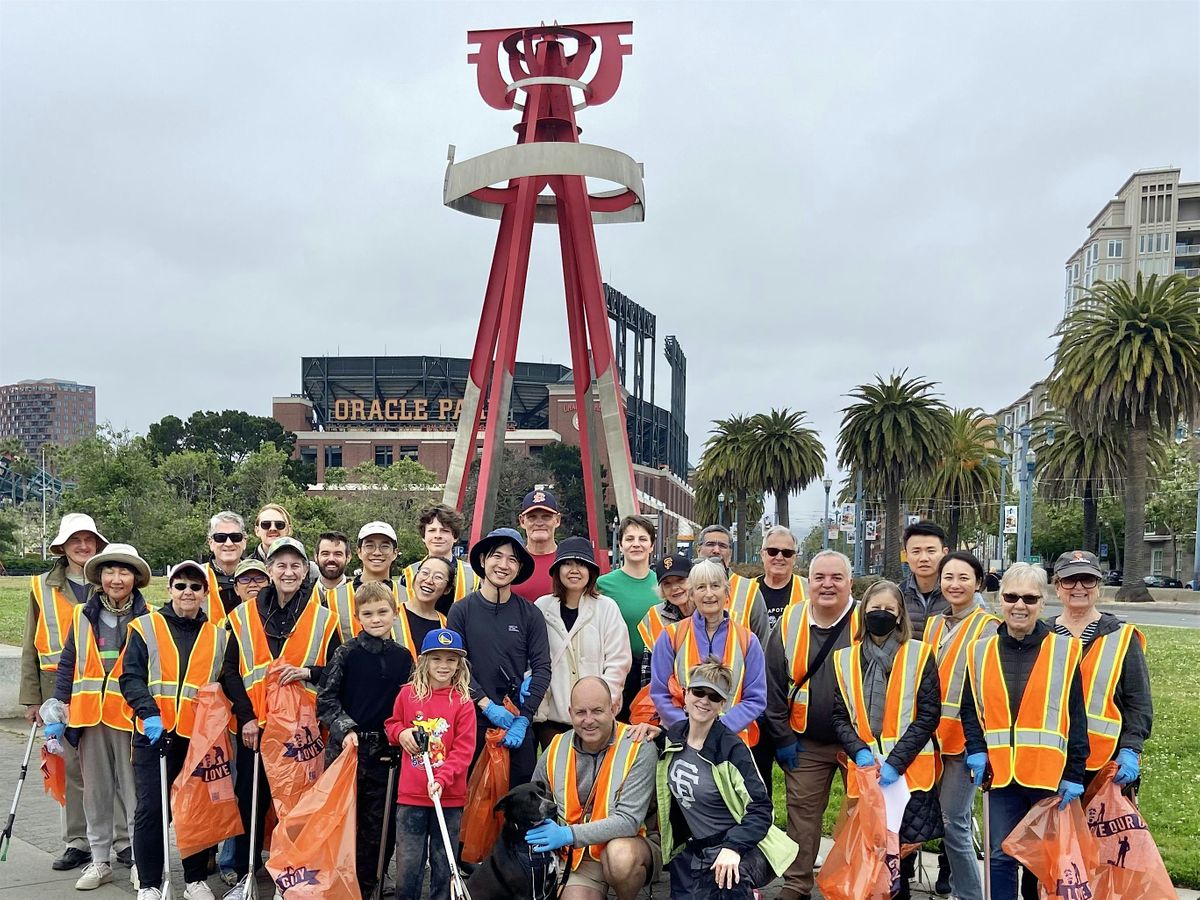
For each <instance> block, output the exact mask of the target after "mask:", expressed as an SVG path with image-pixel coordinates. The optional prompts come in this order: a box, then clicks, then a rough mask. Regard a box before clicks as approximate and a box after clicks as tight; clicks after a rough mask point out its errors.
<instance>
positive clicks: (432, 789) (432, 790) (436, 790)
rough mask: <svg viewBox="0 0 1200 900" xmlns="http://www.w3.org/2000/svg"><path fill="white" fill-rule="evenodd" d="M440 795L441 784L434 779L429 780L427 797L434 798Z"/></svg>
mask: <svg viewBox="0 0 1200 900" xmlns="http://www.w3.org/2000/svg"><path fill="white" fill-rule="evenodd" d="M440 796H442V786H441V785H440V784H438V783H437V782H436V781H431V782H429V799H430V800H436V799H437V798H438V797H440Z"/></svg>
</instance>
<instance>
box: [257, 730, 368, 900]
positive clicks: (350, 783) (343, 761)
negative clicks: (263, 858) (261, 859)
mask: <svg viewBox="0 0 1200 900" xmlns="http://www.w3.org/2000/svg"><path fill="white" fill-rule="evenodd" d="M357 777H358V751H357V750H355V749H354V748H353V747H350V748H347V749H346V750H343V751H342V753H341V755H340V756H339V757H338V758H337V759H335V760H334V761H333V764H332V765H331V766H330V767H329V768H328V769H326V770H325V771H324V773H323V774H322V775H321V777H320V778H319V779H318V780H317V782H316V784H314V785H313V786H312V787H311V788H309V789H308V790H307V791H305V792H304V796H302V797H301V798H300V799H299V800H298V801H297V802H296V804H295V805H294V806H293V807H292V808H291V809H290V810H289V811H288V812H287V813H285V814H284V815H282V816H281V817H280V819H279V824H278V825H276V826H275V832H274V834H273V835H272V839H271V855H270V856H269V857H268V858H267V871H268V872H270V873H271V880H272V881H274V882H275V887H276V889H277V890H278V894H277V895H276V896H282V897H286V898H287V900H300V898H316V897H320V898H322V900H359V897H360V894H359V890H358V875H357V869H356V866H355V844H356V841H357V834H356V828H357V824H356V823H357V819H356V815H355V809H356V802H357V793H358V792H357V782H356V779H357Z"/></svg>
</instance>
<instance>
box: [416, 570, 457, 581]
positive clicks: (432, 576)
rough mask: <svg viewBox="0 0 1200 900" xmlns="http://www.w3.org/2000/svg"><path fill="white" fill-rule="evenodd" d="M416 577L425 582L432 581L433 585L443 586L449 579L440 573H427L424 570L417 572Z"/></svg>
mask: <svg viewBox="0 0 1200 900" xmlns="http://www.w3.org/2000/svg"><path fill="white" fill-rule="evenodd" d="M417 575H418V576H419V577H421V578H424V579H425V580H426V581H432V582H433V583H434V584H445V583H446V582H447V581H449V580H450V579H449V578H447V577H446V576H445V575H443V574H442V573H441V572H427V571H424V570H421V571H418V572H417Z"/></svg>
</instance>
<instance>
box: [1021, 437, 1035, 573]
mask: <svg viewBox="0 0 1200 900" xmlns="http://www.w3.org/2000/svg"><path fill="white" fill-rule="evenodd" d="M1036 465H1037V454H1036V453H1034V452H1033V451H1032V450H1030V451H1029V452H1028V453H1026V454H1025V546H1024V547H1023V548H1022V553H1023V555H1022V557H1021V558H1022V560H1024V561H1025V562H1028V561H1029V557H1030V556H1032V555H1033V470H1034V467H1035V466H1036Z"/></svg>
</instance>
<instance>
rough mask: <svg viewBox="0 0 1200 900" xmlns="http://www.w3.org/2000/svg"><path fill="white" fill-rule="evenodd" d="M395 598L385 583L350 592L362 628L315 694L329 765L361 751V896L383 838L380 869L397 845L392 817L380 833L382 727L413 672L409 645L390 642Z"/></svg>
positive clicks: (370, 884)
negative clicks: (354, 749) (349, 752)
mask: <svg viewBox="0 0 1200 900" xmlns="http://www.w3.org/2000/svg"><path fill="white" fill-rule="evenodd" d="M396 613H397V609H396V598H395V596H394V595H393V594H392V591H391V586H390V585H389V584H388V583H387V582H385V581H368V582H366V583H365V584H363V585H362V586H361V587H360V588H359V589H358V590H357V591H356V592H355V594H354V615H355V618H356V620H357V621H358V624H359V626H361V628H362V631H360V632H359V633H358V635H357V636H356V637H354V638H351V639H350V640H349V641H347V642H346V643H344V644H342V645H341V646H340V647H338V649H337V651H336V652H335V653H334V654H333V659H332V660H331V661H330V663H329V665H328V666H327V667H326V669H325V680H324V682H323V683H322V685H321V690H320V692H319V693H318V694H317V715H318V716H319V717H320V719H321V722H322V723H323V724H324V725H325V726H326V727H328V728H329V750H328V757H329V758H328V762H332V761H333V760H334V759H336V758H337V756H338V755H339V754H340V753H341V752H342V750H343V749H344V748H346V747H357V748H358V844H357V848H356V857H357V867H358V885H359V888H360V890H361V892H362V895H363V896H364V897H369V896H371V893H372V892H373V891H374V890H375V873H376V866H377V865H378V861H379V841H380V840H381V839H383V840H386V841H387V844H386V848H387V849H386V850H385V858H384V871H387V863H388V859H389V858H390V857H391V851H392V845H393V844H394V843H395V840H396V820H395V818H394V817H393V818H391V820H390V821H389V823H388V833H387V835H386V836H385V835H384V834H383V814H384V809H385V808H386V805H387V804H388V803H390V802H394V800H395V798H394V797H388V796H387V775H388V766H387V761H386V759H387V753H388V742H387V738H386V737H385V736H384V733H383V723H384V721H385V720H386V719H387V717H388V716H390V715H391V714H392V708H393V707H394V706H395V703H396V696H397V695H398V694H399V693H400V688H401V687H403V686H404V685H405V684H406V683H407V682H408V679H409V677H410V676H411V675H412V665H413V659H412V656H411V655H409V652H408V650H407V648H405V647H401V646H400V645H399V644H397V643H396V642H395V641H394V640H393V639H392V622H393V621H394V620H395V618H396Z"/></svg>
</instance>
